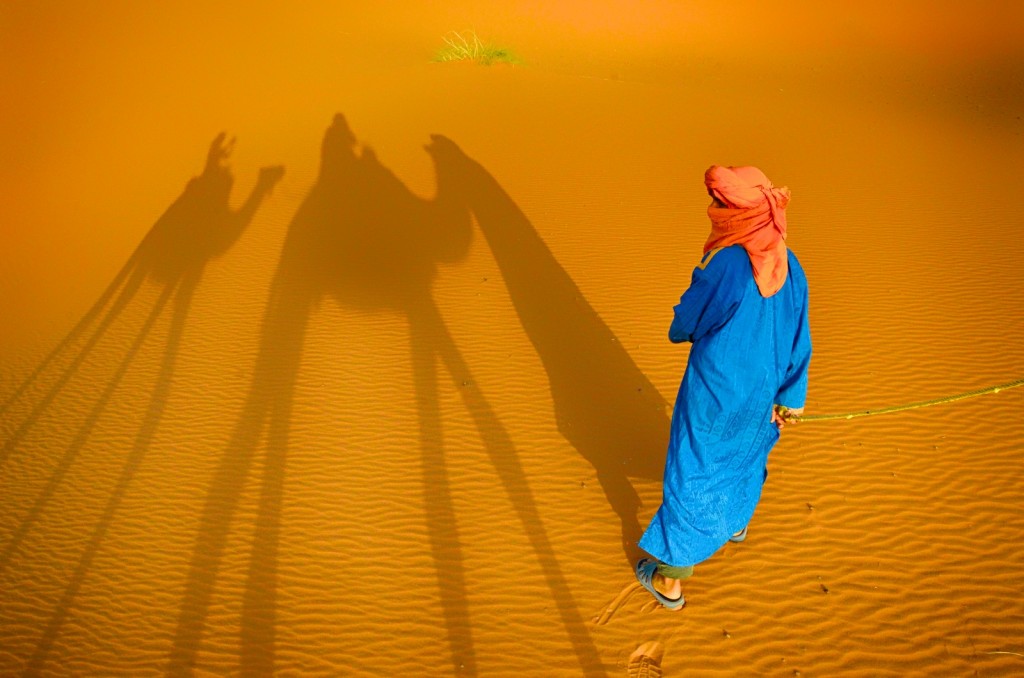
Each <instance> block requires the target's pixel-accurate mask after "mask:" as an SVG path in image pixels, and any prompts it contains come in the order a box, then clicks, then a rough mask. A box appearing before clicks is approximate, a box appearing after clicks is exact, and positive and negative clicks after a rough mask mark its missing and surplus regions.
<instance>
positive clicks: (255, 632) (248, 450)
mask: <svg viewBox="0 0 1024 678" xmlns="http://www.w3.org/2000/svg"><path fill="white" fill-rule="evenodd" d="M286 270H287V267H286V266H285V267H279V271H278V274H277V275H276V276H275V280H274V283H273V285H272V289H271V294H270V300H269V302H268V306H267V310H266V312H265V314H264V319H263V331H262V335H261V340H260V348H259V353H258V355H257V358H256V368H255V370H254V373H253V378H252V382H251V386H250V389H249V393H248V395H247V397H246V400H245V404H244V405H243V409H242V413H241V416H240V417H239V419H238V423H237V424H236V425H235V428H234V432H233V433H232V436H231V439H230V441H229V443H228V445H227V448H226V449H225V452H224V455H223V457H221V459H220V461H219V463H218V465H217V467H216V469H215V471H214V475H213V479H212V481H211V485H210V488H209V490H208V491H207V495H206V498H205V500H204V502H203V508H202V511H201V513H200V516H199V530H198V533H197V536H196V541H195V545H194V547H193V549H192V554H191V556H190V558H189V567H188V572H187V574H186V580H185V593H184V597H183V600H182V603H181V608H180V612H179V615H178V622H177V628H176V631H175V634H174V639H173V646H172V648H171V653H170V657H169V659H168V664H167V667H166V673H167V675H170V676H180V675H190V674H191V673H192V671H193V669H194V667H195V664H196V657H197V653H198V650H199V647H200V641H201V639H202V635H203V630H204V629H205V625H206V618H207V616H208V614H209V609H210V602H211V599H212V596H213V590H214V585H215V583H216V580H217V575H218V573H219V570H220V565H221V561H222V560H223V557H224V552H225V548H226V546H227V540H228V537H229V535H230V532H231V527H232V522H233V521H234V518H235V515H236V513H237V509H238V504H239V502H240V501H241V497H242V492H243V490H244V487H245V483H246V481H247V480H248V478H249V475H250V473H251V471H252V467H253V465H254V462H255V461H256V458H257V454H258V452H259V447H260V445H259V444H260V440H261V437H262V436H263V434H264V432H265V433H266V441H267V444H266V449H265V455H264V459H263V462H264V463H263V469H264V471H263V477H262V479H261V489H260V498H259V506H258V513H257V524H256V535H255V540H254V543H253V550H252V555H251V558H250V569H249V572H248V575H247V585H246V593H245V595H244V598H243V618H242V646H241V672H242V674H243V675H271V674H272V673H273V670H274V653H275V634H274V628H275V609H276V590H277V588H276V573H277V544H278V533H279V530H280V512H281V491H282V487H283V484H284V469H285V457H286V453H287V444H288V424H289V421H290V416H291V415H290V413H291V402H292V397H293V390H294V385H295V379H296V376H297V374H298V369H299V361H300V359H301V351H302V344H303V341H304V337H305V328H306V323H307V318H308V315H309V312H310V310H311V307H312V302H311V295H310V291H309V290H306V289H302V288H301V287H298V286H295V285H292V284H290V282H289V280H288V274H287V272H286Z"/></svg>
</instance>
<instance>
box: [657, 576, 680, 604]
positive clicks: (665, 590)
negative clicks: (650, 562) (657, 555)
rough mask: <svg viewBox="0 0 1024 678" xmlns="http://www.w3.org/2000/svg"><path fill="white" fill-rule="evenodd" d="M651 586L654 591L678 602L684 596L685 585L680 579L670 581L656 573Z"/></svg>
mask: <svg viewBox="0 0 1024 678" xmlns="http://www.w3.org/2000/svg"><path fill="white" fill-rule="evenodd" d="M651 584H652V585H653V586H654V590H655V591H657V592H658V593H660V594H661V595H663V596H665V597H666V598H671V599H672V600H678V599H679V598H680V597H682V595H683V585H682V580H680V579H669V578H668V577H666V576H664V575H662V574H660V573H658V572H655V573H654V576H653V577H651Z"/></svg>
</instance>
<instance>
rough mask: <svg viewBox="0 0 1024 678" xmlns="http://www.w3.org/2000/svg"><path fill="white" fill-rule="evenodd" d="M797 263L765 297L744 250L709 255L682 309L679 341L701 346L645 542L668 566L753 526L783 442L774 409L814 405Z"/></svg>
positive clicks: (677, 321)
mask: <svg viewBox="0 0 1024 678" xmlns="http://www.w3.org/2000/svg"><path fill="white" fill-rule="evenodd" d="M788 256H789V274H788V276H787V277H786V282H785V284H783V286H782V289H781V290H779V291H778V292H777V293H775V294H773V295H772V296H771V297H768V298H765V297H762V296H761V293H760V292H759V291H758V288H757V284H756V283H755V282H754V274H753V271H752V269H751V266H750V259H749V258H748V256H747V253H746V251H745V250H744V249H743V247H742V246H740V245H732V246H730V247H726V248H724V249H721V250H718V251H713V252H709V253H708V254H707V255H705V257H704V259H703V260H702V262H701V264H700V266H698V267H697V268H695V269H694V271H693V278H692V280H691V282H690V287H689V289H687V290H686V292H685V293H684V294H683V296H682V298H681V299H680V300H679V304H678V305H677V306H676V307H675V318H674V319H673V321H672V326H671V328H670V329H669V334H668V336H669V339H670V340H671V341H672V342H674V343H681V342H684V341H689V342H693V347H692V348H691V349H690V358H689V361H688V363H687V365H686V372H685V373H684V374H683V380H682V383H681V384H680V386H679V395H678V396H677V397H676V404H675V409H674V411H673V413H672V430H671V433H670V437H669V446H668V457H667V459H666V462H665V479H664V488H663V498H662V504H661V508H659V509H658V512H657V513H656V514H655V516H654V518H653V519H652V520H651V524H650V526H649V527H648V528H647V531H646V532H645V533H644V535H643V537H642V538H641V539H640V547H641V548H643V549H644V550H645V551H647V552H648V553H650V554H651V555H653V556H654V557H656V558H658V559H659V560H660V561H662V562H664V563H666V564H668V565H673V566H677V567H685V566H687V565H694V564H696V563H699V562H701V561H704V560H707V559H708V558H709V557H710V556H711V555H712V554H713V553H714V552H715V551H717V550H718V549H719V548H721V547H722V545H724V544H725V542H726V541H727V540H728V539H729V537H730V536H731V535H732V534H733V533H735V532H738V531H739V530H742V529H743V528H744V527H745V526H746V524H747V523H748V522H749V521H750V519H751V517H752V516H753V515H754V509H755V508H756V506H757V502H758V500H760V498H761V486H762V484H763V483H764V480H765V479H766V478H767V474H768V471H767V467H766V464H767V461H768V453H769V452H770V451H771V449H772V447H773V446H774V445H775V443H776V441H778V439H779V429H778V427H777V426H776V425H775V424H774V423H772V422H771V413H772V404H773V403H778V404H780V405H785V406H787V407H803V405H804V398H805V397H806V394H807V366H808V364H809V363H810V360H811V335H810V331H809V328H808V324H807V279H806V278H805V277H804V272H803V269H802V268H801V267H800V263H799V262H798V261H797V259H796V256H795V255H794V254H793V253H792V252H789V255H788Z"/></svg>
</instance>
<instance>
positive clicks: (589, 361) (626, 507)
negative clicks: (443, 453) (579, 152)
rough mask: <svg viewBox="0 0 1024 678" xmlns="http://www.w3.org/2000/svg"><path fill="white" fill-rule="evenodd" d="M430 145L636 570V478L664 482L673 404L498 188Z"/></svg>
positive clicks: (440, 142)
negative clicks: (465, 203) (483, 244)
mask: <svg viewBox="0 0 1024 678" xmlns="http://www.w3.org/2000/svg"><path fill="white" fill-rule="evenodd" d="M434 144H435V145H437V146H439V147H442V148H444V149H446V150H445V153H444V154H443V156H442V157H443V158H444V159H445V162H446V164H447V165H448V167H447V168H446V170H445V171H446V173H448V174H450V175H452V176H453V177H454V178H455V181H457V182H458V184H459V185H460V186H462V187H463V190H464V191H465V193H466V195H467V196H468V198H469V201H470V203H469V206H470V209H471V210H472V212H473V214H474V216H475V217H476V221H477V224H478V226H479V228H480V231H481V232H482V233H483V235H484V237H485V239H486V240H487V243H488V245H489V246H490V249H491V251H492V253H493V256H494V258H495V260H496V262H497V265H498V268H499V270H500V271H501V274H502V277H503V278H504V281H505V285H506V287H507V289H508V292H509V296H510V298H511V301H512V304H513V306H514V307H515V309H516V312H517V314H518V315H519V319H520V322H521V323H522V325H523V328H524V330H525V331H526V334H527V335H528V336H529V339H530V341H531V343H532V344H533V346H534V348H535V349H536V351H537V354H538V355H539V357H540V359H541V362H542V364H543V366H544V369H545V371H546V372H547V376H548V381H549V383H550V386H551V396H552V400H553V404H554V415H555V419H556V422H557V425H558V429H559V432H560V433H561V434H562V436H563V437H564V438H565V439H566V440H567V441H568V442H569V443H570V444H571V445H572V446H573V447H574V448H575V449H576V450H577V452H579V454H580V455H582V456H583V457H584V458H585V459H586V460H587V461H589V462H590V463H591V464H592V465H593V467H594V470H595V471H596V472H597V477H598V480H599V482H600V483H601V487H602V489H603V490H604V494H605V496H606V497H607V499H608V503H609V505H610V506H611V508H612V510H614V512H615V513H616V515H617V516H618V519H619V522H620V526H621V539H622V548H623V552H624V554H625V557H626V559H627V561H628V562H629V563H630V567H632V564H633V563H634V562H636V559H637V558H638V557H639V556H640V555H641V552H640V549H639V547H638V546H637V542H638V541H639V539H640V536H641V534H642V532H643V530H642V528H641V525H640V523H639V517H638V515H637V514H638V510H639V508H640V499H639V496H638V494H637V492H636V490H635V489H634V487H633V485H632V483H631V482H630V477H640V478H644V479H651V480H660V479H661V476H662V471H663V468H664V461H665V450H666V447H667V445H668V434H669V426H670V417H669V411H670V410H669V404H668V403H667V402H666V401H665V399H664V398H663V397H662V396H661V395H660V393H659V392H658V390H657V389H656V388H655V387H654V385H653V384H652V383H651V382H650V380H649V379H648V378H647V376H646V375H644V374H643V372H642V371H641V370H640V369H639V368H638V367H637V365H636V364H635V363H634V362H633V359H632V358H631V357H630V355H629V353H628V352H627V351H626V349H625V348H624V347H623V345H622V342H621V341H619V340H618V338H617V337H616V336H615V334H614V333H613V332H612V330H611V329H610V328H609V327H608V325H607V324H606V323H605V322H604V320H602V319H601V316H600V315H598V313H597V311H596V310H594V308H593V307H592V306H591V305H590V303H589V302H588V301H587V300H586V298H585V297H584V296H583V293H582V292H581V291H580V289H579V287H578V286H577V285H576V283H575V282H574V281H573V279H572V278H571V277H570V276H569V274H568V273H567V272H566V270H565V269H564V268H563V267H562V266H561V264H559V262H558V260H557V259H556V258H555V256H554V254H553V253H552V252H551V249H550V248H549V247H548V246H547V244H546V243H545V242H544V240H543V239H542V238H541V237H540V234H539V233H538V232H537V230H536V228H534V226H533V224H532V223H530V220H529V219H528V218H527V217H526V215H525V214H524V213H523V211H522V210H521V209H520V208H519V206H518V205H516V203H515V202H514V201H513V200H512V198H511V197H510V196H509V195H508V193H506V192H505V190H504V188H502V186H501V185H500V184H499V183H498V181H497V180H496V179H495V178H494V177H493V176H492V175H491V174H490V173H489V172H488V171H487V170H486V169H485V168H484V167H483V166H482V165H481V164H480V163H478V162H477V161H475V160H473V159H472V158H470V157H469V156H468V155H466V154H465V153H464V152H463V151H462V149H460V148H459V147H458V146H457V145H456V144H455V143H454V142H453V141H451V140H450V139H447V138H444V137H435V139H434Z"/></svg>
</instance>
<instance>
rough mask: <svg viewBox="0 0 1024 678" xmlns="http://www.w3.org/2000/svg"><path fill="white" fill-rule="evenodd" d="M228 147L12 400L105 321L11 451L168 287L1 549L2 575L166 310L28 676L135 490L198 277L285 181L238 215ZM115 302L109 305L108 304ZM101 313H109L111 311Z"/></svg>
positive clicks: (260, 187)
mask: <svg viewBox="0 0 1024 678" xmlns="http://www.w3.org/2000/svg"><path fill="white" fill-rule="evenodd" d="M230 150H231V146H230V145H226V144H225V135H224V134H220V135H218V136H217V137H216V138H215V139H214V141H213V143H212V144H211V146H210V149H209V153H208V156H207V163H206V167H205V169H204V171H203V173H202V175H200V176H199V177H196V178H193V179H192V180H191V181H189V183H188V185H187V186H186V188H185V191H184V192H183V193H182V195H181V196H179V197H178V198H177V199H176V200H175V201H174V203H172V204H171V206H170V207H169V208H168V209H167V211H166V212H164V214H163V215H162V216H161V217H160V218H159V219H158V220H157V222H156V224H155V225H154V226H153V227H152V228H151V229H150V230H149V231H148V233H147V234H146V236H145V237H144V238H143V240H142V242H141V243H140V244H139V246H138V247H137V248H136V250H135V252H134V253H133V254H132V256H131V257H130V258H129V260H128V262H127V263H126V264H125V266H124V267H123V268H122V269H121V271H120V272H119V273H118V275H117V276H116V277H115V279H114V281H113V282H112V283H111V284H110V285H109V286H108V287H107V289H106V290H105V291H104V293H103V294H102V295H101V296H100V298H99V300H97V302H96V303H95V304H94V305H93V307H92V308H91V309H90V310H89V311H88V312H87V313H86V314H85V316H84V317H83V318H82V319H81V320H80V321H79V323H78V324H77V325H76V326H75V327H74V328H73V329H72V330H71V332H70V333H69V334H68V335H67V337H65V339H64V340H63V341H62V342H61V343H60V344H59V345H58V346H57V347H56V348H55V349H54V350H53V351H52V352H51V353H50V354H49V356H47V358H46V359H45V360H44V361H43V363H42V364H41V365H40V366H39V367H37V368H36V370H35V372H33V374H32V375H31V376H30V377H29V379H28V380H27V381H26V382H25V383H24V384H22V387H21V388H20V390H19V393H18V394H17V395H16V397H19V396H21V395H23V394H24V393H26V392H27V391H29V390H30V387H31V386H32V382H33V381H35V380H36V379H41V378H42V377H43V375H44V373H45V372H46V371H47V368H48V367H49V366H50V365H51V364H53V363H55V362H56V361H58V360H59V358H60V357H61V355H62V354H63V353H65V352H67V351H68V350H70V349H71V348H72V346H73V344H74V343H75V341H76V340H77V339H78V337H79V336H81V335H83V334H84V333H86V332H87V330H88V329H89V327H90V326H91V325H92V323H93V321H95V320H96V319H97V318H99V317H100V316H102V319H101V320H100V322H99V324H98V325H97V326H96V327H95V328H94V329H93V331H92V333H91V335H89V337H88V338H87V339H86V341H85V343H84V344H83V345H82V346H81V347H80V348H79V349H78V352H77V353H76V354H75V355H74V357H73V358H72V360H71V362H70V363H69V364H68V365H67V366H66V367H65V368H64V370H63V371H62V372H61V373H60V374H59V376H58V378H57V380H56V382H55V383H54V384H53V385H51V387H50V388H49V390H47V391H46V392H45V394H44V395H43V397H42V399H41V400H40V401H39V402H38V403H37V404H36V405H35V407H34V408H33V409H32V411H31V413H30V415H29V417H28V418H27V419H26V420H25V421H24V422H23V424H22V426H21V427H20V428H19V429H18V431H17V433H16V434H15V436H14V437H13V438H12V439H11V440H9V441H7V443H6V446H5V450H4V451H5V453H6V452H8V451H9V450H11V449H13V446H14V445H15V444H17V442H18V441H19V440H20V438H21V436H23V435H24V434H25V433H26V432H27V431H28V430H29V428H31V427H32V425H33V424H34V423H35V421H36V420H37V419H38V418H39V417H40V416H41V414H42V413H43V412H44V411H45V410H46V408H48V407H49V406H50V405H51V404H52V402H53V400H54V399H55V398H56V397H57V396H58V395H59V394H60V393H61V391H62V390H63V388H64V387H65V386H66V385H67V383H68V382H69V381H70V380H71V379H72V377H73V376H74V374H75V372H76V371H77V369H78V368H79V366H80V365H81V364H82V363H83V362H84V361H85V360H86V359H87V358H88V357H89V356H90V354H91V353H92V352H93V351H94V350H95V348H96V346H97V344H98V342H99V341H100V339H101V338H102V336H103V335H104V333H105V332H107V330H108V329H109V328H110V327H111V326H112V325H113V324H114V323H115V322H117V320H118V317H119V316H120V315H121V314H122V313H123V312H124V311H125V309H126V308H127V307H128V306H129V305H130V303H131V302H132V301H133V299H134V297H135V296H136V294H137V293H138V292H139V289H140V287H141V286H142V284H143V282H145V280H146V279H147V278H151V279H152V280H153V281H154V282H155V283H156V285H157V286H158V287H160V288H162V289H161V291H160V292H159V294H158V297H157V300H156V301H155V303H153V304H152V306H151V307H149V309H148V310H147V311H145V321H144V322H143V323H142V326H141V328H140V329H139V330H138V331H136V332H135V337H134V339H133V341H132V343H131V344H130V346H129V348H128V351H127V352H126V354H125V355H124V356H123V357H122V358H121V359H120V360H119V361H118V363H117V367H116V369H115V370H114V372H113V374H112V375H111V376H110V378H109V380H107V382H106V384H105V385H104V386H103V388H102V389H101V391H100V394H99V397H98V398H97V399H96V401H95V402H94V403H93V404H92V405H91V407H88V408H87V416H86V417H85V420H84V421H83V423H82V424H81V425H80V426H79V427H78V429H77V431H76V433H75V435H74V437H73V438H72V441H71V444H70V445H69V446H68V447H67V449H66V450H65V451H64V453H63V455H62V456H61V458H60V459H59V460H58V461H57V464H56V467H55V469H54V470H53V472H52V473H51V475H50V477H49V479H48V481H47V483H46V485H45V486H44V488H43V490H42V492H41V493H40V494H39V495H38V496H37V498H36V500H35V502H34V504H33V505H32V507H31V508H30V509H29V511H28V513H27V515H26V516H25V517H24V518H23V520H22V521H21V524H20V525H19V526H18V528H17V530H16V531H15V533H14V534H13V536H12V537H11V539H10V540H9V541H8V543H7V544H6V545H5V546H4V549H3V551H2V552H0V569H3V568H6V567H7V566H8V564H9V563H10V561H11V559H12V558H13V557H14V555H15V553H16V552H17V550H18V549H19V547H20V545H21V543H22V541H23V540H24V539H25V537H26V536H27V535H28V534H29V532H30V531H31V528H32V527H33V526H34V525H35V523H36V522H37V521H38V520H39V518H40V516H41V515H42V513H43V511H44V509H45V508H46V506H47V504H48V503H49V502H50V500H51V499H52V498H53V496H54V495H55V493H56V492H57V490H58V488H59V486H60V485H61V484H62V482H63V481H64V479H65V477H66V476H67V475H68V474H69V473H70V472H71V471H72V469H73V467H74V465H75V462H76V460H77V459H78V457H79V455H80V454H81V452H82V450H83V449H85V447H86V445H87V443H88V441H89V438H90V435H91V433H92V431H93V428H94V427H95V426H96V424H97V423H98V421H99V420H100V418H101V417H102V415H103V414H104V411H105V409H106V408H107V405H108V404H109V403H110V401H111V399H112V398H113V397H114V394H115V392H116V391H117V390H118V387H119V385H120V384H121V382H122V380H123V379H124V377H125V376H126V375H127V374H128V372H129V369H130V367H131V365H132V362H133V360H134V358H135V357H136V355H137V354H138V352H139V351H140V350H141V349H142V348H143V345H144V344H145V343H146V341H147V339H148V337H149V335H150V333H151V332H152V330H153V327H154V325H155V324H156V322H157V320H158V319H159V317H160V316H161V314H162V313H163V311H164V309H165V308H166V307H167V305H168V304H170V305H171V318H170V322H169V325H168V330H167V336H166V341H165V344H164V347H163V351H162V353H163V355H162V359H161V361H160V366H159V370H158V372H157V375H156V381H155V383H154V385H153V389H152V392H151V393H150V396H149V401H148V404H147V405H146V408H145V411H144V415H143V418H142V424H141V426H140V428H139V430H138V432H137V433H136V435H135V437H134V441H133V443H132V446H131V448H130V450H129V451H128V453H127V456H126V457H125V459H124V462H123V465H122V467H121V470H120V473H119V474H118V475H117V479H116V481H115V483H114V485H113V489H112V491H111V494H110V496H109V498H108V499H107V502H106V504H105V506H104V508H103V511H102V513H101V514H100V518H99V521H98V523H97V524H96V526H95V527H94V528H93V530H92V533H91V535H90V537H89V539H88V541H87V542H86V546H85V548H84V550H83V553H82V555H81V557H80V558H79V560H78V563H77V565H76V566H75V568H74V569H73V571H72V572H71V576H70V582H69V583H68V585H67V587H66V588H65V591H64V594H63V596H62V597H61V599H60V600H59V601H58V603H57V607H56V609H55V610H54V612H53V614H52V615H51V616H50V619H49V622H48V624H47V626H46V628H45V630H44V631H43V634H42V638H41V639H40V641H39V643H38V644H37V646H36V650H35V652H34V654H33V656H32V657H31V658H30V660H29V663H28V667H27V669H26V675H36V674H38V673H39V672H40V671H42V669H43V668H44V666H45V663H46V661H47V658H48V655H49V653H50V651H51V649H52V647H53V643H54V642H55V640H56V638H57V637H58V634H59V632H60V629H61V627H62V626H63V624H64V621H65V620H66V619H67V617H68V615H69V614H70V613H71V611H72V607H73V604H74V601H75V598H76V597H77V594H78V591H79V589H80V588H81V586H82V584H83V582H84V581H85V579H86V577H87V575H88V573H89V571H90V569H91V567H92V563H93V560H94V558H95V556H96V554H97V553H98V551H99V549H100V547H101V546H102V543H103V540H104V538H105V536H106V534H107V532H108V530H109V529H110V527H111V525H112V524H113V522H114V519H115V517H116V514H117V512H118V510H119V508H120V506H121V503H122V500H123V499H124V497H125V496H126V494H127V493H128V490H129V486H130V485H131V482H132V480H133V479H134V476H135V474H136V472H137V471H138V469H139V468H140V467H141V465H142V463H143V461H144V459H145V456H146V453H147V451H148V450H149V447H150V445H151V443H152V441H153V438H154V436H155V434H156V431H157V429H158V428H159V425H160V422H161V419H162V417H163V414H164V408H165V406H166V402H167V399H168V396H169V394H170V391H171V385H172V382H173V378H174V372H175V365H176V361H177V356H178V352H179V349H180V346H181V342H182V336H183V333H184V328H185V325H186V321H187V319H188V314H189V309H190V307H191V303H192V298H193V296H194V293H195V291H196V288H197V287H198V285H199V283H200V282H201V280H202V276H203V271H204V270H205V266H206V264H207V263H208V262H209V261H210V260H211V259H213V258H215V257H217V256H220V255H222V254H223V253H224V252H226V251H227V250H228V249H229V248H230V247H231V245H232V244H234V242H235V241H236V240H237V239H238V237H239V236H240V235H241V233H242V232H243V231H244V229H245V228H246V226H247V225H248V224H249V222H250V221H251V220H252V217H253V216H254V214H255V212H256V210H257V208H258V207H259V205H260V204H261V202H262V201H263V199H264V198H265V197H266V195H267V194H268V193H269V192H270V190H271V189H272V188H273V186H274V185H275V184H276V183H277V181H278V180H279V179H280V177H281V176H282V174H283V168H281V167H268V168H264V169H263V170H261V172H260V178H259V181H258V182H257V185H256V187H255V188H254V189H253V190H252V192H251V193H250V195H249V197H248V199H247V200H246V201H245V203H244V204H243V206H242V207H241V208H240V209H238V210H232V209H231V208H230V207H229V205H228V200H229V198H230V193H231V187H232V177H231V173H230V171H229V169H228V167H227V166H226V161H227V159H228V156H229V154H230ZM111 300H113V301H112V303H111ZM108 303H109V304H110V305H109V308H107V304H108ZM104 309H106V312H105V313H104Z"/></svg>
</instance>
